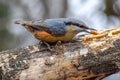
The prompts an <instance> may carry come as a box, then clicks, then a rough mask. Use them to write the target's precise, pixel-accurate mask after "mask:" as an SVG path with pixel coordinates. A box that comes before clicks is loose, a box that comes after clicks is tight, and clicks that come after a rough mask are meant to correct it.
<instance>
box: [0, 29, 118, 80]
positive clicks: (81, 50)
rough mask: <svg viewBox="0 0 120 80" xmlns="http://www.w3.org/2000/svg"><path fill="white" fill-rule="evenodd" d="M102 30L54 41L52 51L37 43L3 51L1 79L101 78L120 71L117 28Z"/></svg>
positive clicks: (58, 79)
mask: <svg viewBox="0 0 120 80" xmlns="http://www.w3.org/2000/svg"><path fill="white" fill-rule="evenodd" d="M104 33H105V34H104ZM104 33H103V34H101V35H99V36H97V35H95V36H93V35H92V37H94V39H96V40H94V39H93V38H90V36H91V35H86V36H88V37H89V38H87V39H86V41H85V42H84V43H83V42H69V43H62V44H57V45H56V46H54V45H53V46H51V48H52V49H53V50H54V51H53V52H51V51H48V50H42V49H43V47H42V46H41V48H40V49H39V48H38V45H34V46H27V47H23V48H17V49H12V50H7V51H2V52H0V78H1V79H0V80H94V79H95V80H101V79H102V78H104V77H106V76H108V75H110V74H113V73H116V72H118V71H120V34H119V33H120V29H115V30H113V29H110V30H106V31H105V32H104ZM106 33H108V34H106ZM95 37H96V38H95ZM82 38H84V37H82ZM44 49H45V48H44Z"/></svg>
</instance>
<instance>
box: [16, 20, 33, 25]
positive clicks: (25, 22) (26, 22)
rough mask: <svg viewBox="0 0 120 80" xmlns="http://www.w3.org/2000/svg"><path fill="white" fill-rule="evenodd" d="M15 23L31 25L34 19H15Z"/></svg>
mask: <svg viewBox="0 0 120 80" xmlns="http://www.w3.org/2000/svg"><path fill="white" fill-rule="evenodd" d="M15 24H21V25H23V26H25V25H31V24H32V21H20V20H18V21H15Z"/></svg>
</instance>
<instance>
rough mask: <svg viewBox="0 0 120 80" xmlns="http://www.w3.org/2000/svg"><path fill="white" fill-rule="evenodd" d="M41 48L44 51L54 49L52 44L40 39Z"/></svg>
mask: <svg viewBox="0 0 120 80" xmlns="http://www.w3.org/2000/svg"><path fill="white" fill-rule="evenodd" d="M39 49H40V50H41V51H44V50H49V51H53V50H52V49H51V47H50V45H49V44H48V43H47V42H43V41H40V42H39Z"/></svg>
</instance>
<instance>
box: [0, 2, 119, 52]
mask: <svg viewBox="0 0 120 80" xmlns="http://www.w3.org/2000/svg"><path fill="white" fill-rule="evenodd" d="M119 4H120V0H0V51H1V50H6V49H12V48H16V47H21V46H26V45H33V44H36V43H38V41H37V40H36V39H35V38H34V37H33V36H32V35H31V34H30V33H29V32H28V31H27V30H26V29H25V28H24V27H22V26H21V25H17V24H14V21H16V20H40V19H47V18H64V17H75V18H78V19H80V20H82V21H84V22H85V23H86V24H87V25H88V26H89V27H92V28H95V29H97V30H101V29H103V28H110V27H117V26H120V5H119Z"/></svg>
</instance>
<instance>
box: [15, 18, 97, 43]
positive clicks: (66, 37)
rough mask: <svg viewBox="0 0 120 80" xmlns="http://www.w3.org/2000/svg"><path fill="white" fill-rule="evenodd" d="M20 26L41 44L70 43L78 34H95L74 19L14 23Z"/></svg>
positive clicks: (93, 30) (91, 29)
mask: <svg viewBox="0 0 120 80" xmlns="http://www.w3.org/2000/svg"><path fill="white" fill-rule="evenodd" d="M15 24H21V25H22V26H24V27H25V28H26V29H27V30H28V31H29V32H31V33H32V34H33V36H34V37H35V38H36V39H38V40H40V41H43V42H47V43H56V42H58V41H61V42H67V41H71V40H72V39H73V37H74V36H75V35H77V34H78V33H80V32H87V33H91V34H97V32H96V30H95V29H93V28H90V27H88V26H87V25H86V24H85V23H84V22H82V21H81V20H79V19H76V18H53V19H46V20H36V21H20V20H18V21H15Z"/></svg>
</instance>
